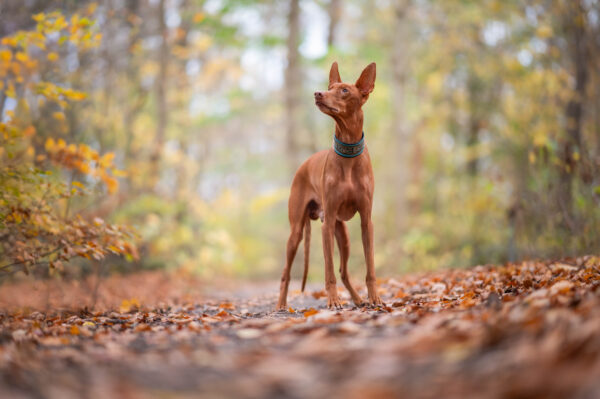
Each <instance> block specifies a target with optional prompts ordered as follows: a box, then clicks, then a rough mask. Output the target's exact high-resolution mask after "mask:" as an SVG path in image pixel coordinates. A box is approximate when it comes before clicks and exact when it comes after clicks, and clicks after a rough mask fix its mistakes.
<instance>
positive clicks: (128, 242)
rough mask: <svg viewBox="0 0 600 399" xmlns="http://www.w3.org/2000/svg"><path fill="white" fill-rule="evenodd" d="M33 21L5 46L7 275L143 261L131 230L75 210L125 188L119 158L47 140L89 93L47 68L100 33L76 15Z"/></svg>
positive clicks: (2, 223) (2, 194)
mask: <svg viewBox="0 0 600 399" xmlns="http://www.w3.org/2000/svg"><path fill="white" fill-rule="evenodd" d="M33 18H34V20H35V21H36V22H37V26H36V28H35V30H32V31H19V32H16V33H15V34H13V35H12V36H9V37H5V38H3V39H2V41H1V42H0V100H1V102H0V116H1V119H0V242H1V244H0V272H4V273H6V272H8V273H11V272H16V271H20V270H23V271H24V272H25V273H28V272H29V268H30V267H31V266H34V265H42V264H43V265H48V266H49V267H50V268H51V269H55V268H57V269H61V268H62V267H63V263H64V262H66V261H68V260H70V259H72V258H74V257H82V258H87V259H96V260H98V259H101V258H103V257H104V256H106V255H107V254H109V253H113V254H118V255H124V256H126V257H127V258H130V259H131V258H136V257H137V250H136V247H135V245H134V244H133V240H132V238H133V235H132V232H131V231H130V230H129V228H127V227H124V226H117V225H112V224H109V223H106V222H105V221H103V220H102V219H101V218H99V217H93V216H91V215H88V216H87V217H84V216H82V215H81V214H80V213H78V212H74V210H73V209H72V208H73V203H74V202H75V197H85V196H89V195H90V194H91V190H95V191H98V192H101V193H107V194H113V193H115V192H116V191H117V190H118V180H117V178H118V177H122V176H124V172H123V171H120V170H118V169H117V168H116V167H115V165H114V163H113V161H114V154H113V153H106V154H104V155H101V154H100V153H99V152H98V151H96V150H95V149H93V148H91V147H90V146H88V145H84V144H74V143H71V144H67V143H66V142H65V140H64V139H62V138H57V139H54V138H51V137H48V136H49V133H48V130H49V129H48V126H49V125H50V123H55V124H64V122H65V119H66V118H65V112H66V111H67V110H68V109H69V106H70V104H71V103H72V102H77V101H82V100H84V99H85V98H86V94H85V93H83V92H80V91H77V90H75V89H73V88H71V87H65V86H63V85H61V84H60V83H59V82H53V81H51V80H50V79H49V78H48V76H55V74H51V73H48V71H47V68H43V67H42V64H43V65H46V64H47V63H53V62H56V61H57V60H58V59H59V57H61V56H60V55H59V54H68V53H69V52H71V53H73V52H74V51H81V52H85V51H86V50H87V49H90V48H92V47H94V46H96V45H97V44H98V43H99V41H100V39H101V37H100V34H99V33H96V32H95V30H94V24H93V22H92V21H91V20H89V19H88V18H86V17H82V16H79V15H77V14H76V15H73V16H72V17H71V18H70V19H69V20H67V19H66V18H65V17H64V16H63V15H62V14H60V13H58V12H53V13H50V14H37V15H35V16H34V17H33ZM7 104H9V105H10V107H7V106H6V105H7ZM48 116H50V117H49V118H48ZM48 119H50V123H49V122H48ZM44 130H47V131H45V132H44ZM88 214H89V212H88Z"/></svg>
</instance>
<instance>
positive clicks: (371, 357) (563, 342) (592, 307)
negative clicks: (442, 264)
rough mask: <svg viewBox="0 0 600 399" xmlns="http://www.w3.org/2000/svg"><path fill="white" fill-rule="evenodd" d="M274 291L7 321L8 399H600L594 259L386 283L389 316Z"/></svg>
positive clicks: (599, 305) (3, 347) (32, 314)
mask: <svg viewBox="0 0 600 399" xmlns="http://www.w3.org/2000/svg"><path fill="white" fill-rule="evenodd" d="M275 284H276V283H275ZM272 287H273V283H271V284H266V285H257V284H252V285H251V284H248V285H245V286H244V287H241V288H240V289H238V290H236V291H235V294H232V293H230V294H220V295H217V294H209V295H208V298H204V299H202V300H200V299H195V300H190V301H186V300H183V299H182V298H180V299H179V300H177V299H171V304H170V305H169V304H165V305H162V306H151V307H148V306H146V305H145V303H144V301H142V300H137V301H136V300H131V301H124V302H122V303H121V304H120V306H119V307H118V308H115V309H112V310H104V311H103V310H99V311H93V312H90V311H86V310H81V309H77V308H76V307H73V308H72V310H68V311H61V312H56V311H54V312H53V311H49V312H39V311H21V312H15V311H10V312H9V311H5V312H3V313H2V314H1V318H0V321H1V331H0V340H1V341H0V397H3V398H4V397H6V398H9V397H10V398H19V397H24V398H29V397H37V398H61V399H62V398H70V397H73V398H80V397H88V398H107V397H111V398H138V397H139V398H145V397H160V398H162V397H169V398H173V397H175V398H188V397H190V398H191V397H194V398H198V397H200V398H204V397H206V398H222V397H233V398H259V397H266V398H321V397H332V398H338V397H339V398H370V397H377V398H385V397H430V398H439V397H444V398H454V397H456V398H458V397H460V398H480V397H515V398H517V397H528V398H529V397H539V398H550V397H557V398H559V397H561V398H562V397H574V398H594V397H600V289H598V288H599V287H600V259H599V258H597V257H585V258H579V259H572V260H569V261H563V262H545V263H544V262H535V263H534V262H529V263H522V264H518V265H508V266H504V267H477V268H474V269H470V270H454V271H440V272H437V273H433V274H427V275H412V276H405V277H402V278H398V279H389V280H387V281H384V282H381V284H380V289H381V295H382V298H383V299H384V301H385V302H386V304H387V306H386V307H385V308H380V309H367V308H362V309H357V308H353V307H352V306H351V305H350V304H346V305H345V306H344V309H343V310H342V311H338V312H333V311H329V310H327V309H325V307H324V304H325V303H326V299H325V298H324V297H323V292H322V291H319V290H317V286H313V287H310V288H312V289H310V290H309V293H308V294H305V295H301V294H300V293H298V292H292V295H291V300H290V306H291V309H290V311H289V312H274V311H273V310H272V309H273V307H274V304H275V301H276V297H275V294H274V293H273V288H272ZM163 288H164V287H163ZM265 293H267V294H265ZM340 293H341V295H342V297H343V298H345V299H346V301H348V297H347V294H346V293H345V292H343V291H340ZM361 295H362V296H363V297H364V296H365V292H364V291H362V292H361Z"/></svg>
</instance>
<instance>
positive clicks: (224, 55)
mask: <svg viewBox="0 0 600 399" xmlns="http://www.w3.org/2000/svg"><path fill="white" fill-rule="evenodd" d="M57 10H58V11H60V12H61V13H62V15H63V16H64V18H65V20H66V21H71V22H72V19H71V18H72V16H73V15H77V18H79V19H78V20H77V21H78V22H77V23H79V24H81V21H82V20H83V19H85V20H86V21H87V22H85V24H84V25H85V28H86V29H90V31H91V35H92V37H93V38H95V39H97V41H98V43H96V44H95V45H93V46H91V45H90V46H84V47H85V48H81V46H76V45H72V44H71V45H69V44H67V45H64V46H63V45H59V44H61V43H58V42H60V40H58V35H55V37H54V39H56V40H54V41H55V42H56V43H52V41H53V37H52V36H51V35H50V36H49V38H48V41H49V42H50V44H49V45H48V46H50V47H52V48H53V50H52V51H53V53H52V54H54V55H52V56H49V55H48V56H47V55H45V54H44V55H43V56H40V55H39V51H37V50H35V48H33V47H32V48H29V49H26V51H25V54H26V55H27V57H29V59H31V60H36V65H35V70H33V68H32V70H33V72H32V74H31V75H29V78H30V79H41V77H43V79H44V80H46V81H50V82H55V83H56V84H60V85H61V87H66V88H73V89H75V90H79V91H82V92H85V93H87V96H86V97H85V98H83V99H78V101H77V102H75V103H72V104H69V105H68V106H64V107H63V108H61V110H60V112H58V113H57V112H50V111H52V110H50V111H49V110H46V109H45V108H43V107H38V108H36V107H31V106H26V105H27V104H26V102H27V101H28V102H29V104H31V103H33V102H34V100H35V96H34V95H32V94H27V93H26V92H19V85H18V84H17V86H16V91H17V92H16V93H14V92H10V87H9V86H8V84H3V85H2V88H3V89H2V90H0V114H1V115H2V118H3V121H5V122H6V121H7V120H9V119H10V118H11V117H14V115H15V114H16V115H23V114H24V112H25V110H27V112H26V115H27V120H28V121H29V122H28V123H31V125H32V126H34V127H35V134H33V135H31V136H32V137H29V138H28V140H30V143H31V145H30V147H31V148H32V149H31V150H30V152H35V153H36V154H38V153H43V152H44V150H45V149H46V150H48V139H49V138H51V139H52V140H53V141H52V143H53V142H57V143H58V141H59V140H60V139H62V140H64V141H65V142H66V143H67V144H68V143H84V144H86V145H87V146H89V148H91V149H93V150H94V151H98V153H101V154H106V153H108V154H114V158H111V160H112V162H114V165H115V167H116V168H118V169H119V170H122V171H124V173H119V174H118V175H116V176H115V179H118V190H117V189H116V188H115V184H114V183H113V182H112V180H109V181H108V183H110V184H108V183H107V182H106V181H105V182H104V183H107V184H101V183H102V182H98V183H96V182H95V180H94V179H93V178H91V177H89V176H85V175H82V174H81V173H80V172H77V171H73V170H62V169H60V168H54V169H53V171H54V175H53V176H55V177H54V178H57V179H63V180H65V181H71V182H72V181H73V179H74V178H76V180H78V181H81V182H82V183H83V184H85V185H86V186H88V187H90V194H89V195H87V196H85V197H81V198H79V197H78V198H74V199H71V200H70V201H69V203H68V209H69V210H70V212H71V213H74V214H76V213H78V212H81V213H82V214H85V215H87V216H90V217H97V218H101V219H103V220H107V221H111V222H114V223H118V224H124V225H131V226H134V227H135V229H136V230H137V232H138V237H137V239H136V240H137V244H138V252H139V256H136V257H134V258H131V257H130V260H129V261H127V260H124V259H121V258H118V257H116V256H113V257H109V258H107V259H106V260H105V261H103V264H104V267H107V268H109V269H110V270H116V271H135V270H142V269H156V268H160V269H168V270H181V271H186V272H190V273H194V274H197V275H199V276H201V277H205V278H213V277H240V278H252V279H254V278H256V279H258V278H276V277H278V276H279V273H280V271H281V268H282V267H283V258H284V256H283V255H284V248H285V242H286V239H287V235H288V230H289V226H288V221H287V197H288V194H289V186H290V183H291V178H292V176H293V172H294V171H295V170H296V168H297V167H298V166H299V165H300V163H301V162H302V161H303V160H304V159H305V158H307V157H308V156H310V155H311V154H312V153H313V152H316V151H317V150H320V149H324V148H327V147H329V146H330V145H331V142H332V134H333V121H332V120H331V119H329V118H328V117H327V116H326V115H324V114H322V113H320V112H319V111H318V109H317V108H316V107H315V106H314V104H313V96H312V93H313V92H314V91H315V90H324V89H326V87H327V77H328V72H329V67H330V65H331V63H332V62H333V61H338V63H339V65H340V73H341V76H342V79H343V80H344V81H347V82H354V81H355V80H356V78H357V77H358V76H359V74H360V72H361V70H362V69H363V68H364V67H365V66H366V65H367V64H368V63H370V62H376V63H377V81H376V85H375V90H374V92H373V94H372V95H371V97H370V99H369V101H368V102H367V104H366V105H365V107H364V111H365V134H366V141H367V144H368V146H369V151H370V153H371V157H372V160H373V164H374V165H373V166H374V170H375V178H376V193H375V206H374V225H375V244H376V251H375V253H376V259H375V260H376V267H377V269H378V272H377V273H378V275H380V276H385V275H392V274H397V273H403V272H407V271H413V270H429V269H436V268H441V267H465V266H470V265H476V264H483V263H495V262H506V261H511V260H517V259H524V258H532V257H554V256H565V255H577V254H583V253H589V252H591V251H593V250H597V249H598V244H599V243H600V210H599V207H598V205H599V201H600V169H599V168H600V90H599V89H598V88H599V87H600V81H599V79H600V2H599V1H597V0H530V1H514V0H478V1H468V0H461V1H459V0H444V1H433V0H398V1H386V0H379V1H366V0H344V1H341V0H286V1H283V0H281V1H274V0H270V1H269V0H265V1H243V0H206V1H202V0H122V1H120V0H104V1H99V2H95V3H92V2H88V1H81V0H79V1H75V0H63V1H46V0H3V1H2V3H1V4H0V39H1V38H5V37H14V35H15V34H18V32H19V31H31V30H35V29H36V25H37V24H38V23H39V19H34V18H32V16H33V15H39V13H51V12H53V11H57ZM88 25H89V26H88ZM0 49H4V50H6V49H8V51H10V52H11V54H12V55H11V58H10V60H8V55H6V57H5V59H4V61H5V63H6V65H8V66H10V68H17V67H12V66H11V65H12V64H10V62H13V63H17V61H16V60H17V58H15V57H16V51H17V50H15V49H11V47H10V43H8V42H3V43H2V45H0ZM5 54H8V53H5ZM36 57H37V58H36ZM19 62H22V63H24V62H25V61H23V60H22V59H21V60H20V61H19ZM10 68H9V67H6V68H5V71H4V75H2V79H4V80H5V82H6V81H7V80H6V79H8V76H9V75H10V74H11V73H13V74H16V72H15V70H14V69H10ZM11 71H12V72H11ZM36 77H37V78H36ZM13 89H14V88H13ZM28 96H29V97H28ZM32 96H33V97H32ZM22 99H25V100H27V101H21V100H22ZM54 111H56V110H54ZM50 147H52V146H50ZM0 156H1V157H2V158H1V159H2V162H8V155H7V152H6V151H4V152H3V153H0ZM111 157H112V155H111ZM35 162H36V161H34V163H35ZM78 173H79V175H78ZM121 175H125V176H122V177H121ZM4 206H5V208H6V202H5V203H4ZM56 206H65V205H64V204H62V203H60V201H58V202H57V203H56ZM10 212H11V211H10V210H7V209H3V214H2V216H3V218H6V217H7V215H8V214H10ZM313 223H315V227H314V228H316V223H318V222H313ZM350 227H351V239H352V247H351V248H352V250H351V259H350V268H351V270H353V271H354V276H355V278H357V277H358V276H359V275H360V276H361V277H360V279H362V275H363V273H364V266H363V265H364V261H363V255H362V245H361V243H360V233H359V223H358V222H357V220H356V219H355V220H352V221H351V222H350ZM314 231H315V232H316V233H315V234H313V238H312V251H311V252H312V253H311V272H310V278H311V279H313V280H315V281H320V279H321V278H322V275H323V267H322V265H323V261H322V250H321V239H320V234H318V232H319V230H318V229H317V230H314ZM4 233H5V236H4V238H6V237H7V235H6V234H7V230H4ZM5 243H8V241H6V242H5ZM13 244H14V242H13V243H12V244H6V245H13ZM2 251H3V252H2V253H0V255H1V256H2V257H3V258H5V257H6V254H7V252H8V248H7V247H6V246H5V247H4V249H3V250H2ZM301 258H302V255H301V251H300V252H299V255H298V257H297V262H296V265H297V266H296V267H295V270H293V272H294V274H295V275H296V276H298V275H299V274H300V270H299V269H300V267H298V266H299V265H300V262H301ZM7 262H8V263H10V261H9V260H6V261H5V262H4V263H7ZM93 263H94V262H93V261H89V260H86V259H81V260H75V261H73V262H71V263H70V265H71V266H68V265H66V266H65V269H64V271H65V272H69V273H74V274H77V273H82V274H85V273H88V272H90V271H91V270H93V267H94V266H93Z"/></svg>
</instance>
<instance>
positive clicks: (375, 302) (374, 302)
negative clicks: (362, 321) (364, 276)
mask: <svg viewBox="0 0 600 399" xmlns="http://www.w3.org/2000/svg"><path fill="white" fill-rule="evenodd" d="M369 305H371V306H373V307H377V306H385V303H383V301H382V300H381V298H380V297H379V295H377V294H373V295H369Z"/></svg>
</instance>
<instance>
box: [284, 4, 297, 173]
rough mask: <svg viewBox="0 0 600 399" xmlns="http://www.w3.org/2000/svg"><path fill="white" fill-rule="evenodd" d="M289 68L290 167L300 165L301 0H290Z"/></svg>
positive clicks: (286, 73) (288, 129)
mask: <svg viewBox="0 0 600 399" xmlns="http://www.w3.org/2000/svg"><path fill="white" fill-rule="evenodd" d="M288 27H289V31H288V37H287V62H288V65H287V68H286V70H285V108H286V117H287V120H286V151H287V154H288V160H289V162H290V167H291V168H292V170H295V169H296V167H297V166H298V164H297V159H298V148H297V147H298V146H297V139H296V136H297V135H298V107H299V97H300V89H301V86H300V81H301V76H300V66H299V63H300V53H299V51H298V45H299V39H300V4H299V0H290V9H289V13H288Z"/></svg>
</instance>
